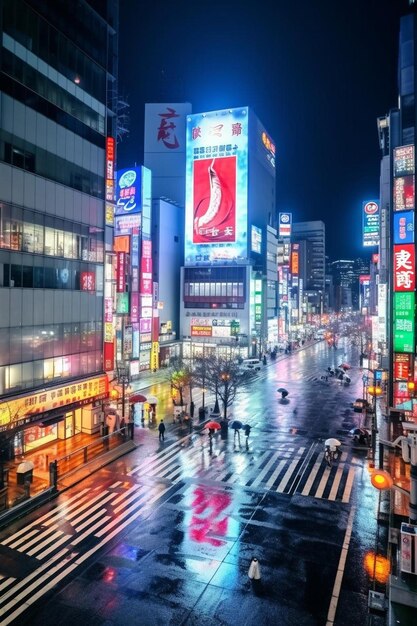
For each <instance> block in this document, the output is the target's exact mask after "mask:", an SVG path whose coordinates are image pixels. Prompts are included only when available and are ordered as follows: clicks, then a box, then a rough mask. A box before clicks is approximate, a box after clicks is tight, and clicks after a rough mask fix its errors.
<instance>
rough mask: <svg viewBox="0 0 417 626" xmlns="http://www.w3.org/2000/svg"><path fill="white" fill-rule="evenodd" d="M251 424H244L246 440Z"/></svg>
mask: <svg viewBox="0 0 417 626" xmlns="http://www.w3.org/2000/svg"><path fill="white" fill-rule="evenodd" d="M251 428H252V426H249V424H246V426H245V437H246V441H247V440H248V437H249V435H250V431H251Z"/></svg>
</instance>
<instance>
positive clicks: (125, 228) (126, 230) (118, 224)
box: [114, 213, 142, 236]
mask: <svg viewBox="0 0 417 626" xmlns="http://www.w3.org/2000/svg"><path fill="white" fill-rule="evenodd" d="M141 217H142V216H141V215H140V213H136V214H135V215H129V214H125V215H117V216H116V218H115V224H114V226H115V228H114V234H115V235H116V236H118V235H130V234H131V233H132V232H135V233H138V232H139V230H140V224H141Z"/></svg>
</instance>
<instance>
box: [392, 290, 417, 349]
mask: <svg viewBox="0 0 417 626" xmlns="http://www.w3.org/2000/svg"><path fill="white" fill-rule="evenodd" d="M414 304H415V296H414V292H406V293H394V300H393V317H394V324H393V336H394V352H408V353H410V354H413V353H414Z"/></svg>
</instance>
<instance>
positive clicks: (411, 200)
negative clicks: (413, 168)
mask: <svg viewBox="0 0 417 626" xmlns="http://www.w3.org/2000/svg"><path fill="white" fill-rule="evenodd" d="M393 196H394V211H405V210H407V209H414V208H415V181H414V176H400V177H399V178H394V189H393Z"/></svg>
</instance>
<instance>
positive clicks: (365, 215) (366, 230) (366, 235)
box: [362, 200, 379, 247]
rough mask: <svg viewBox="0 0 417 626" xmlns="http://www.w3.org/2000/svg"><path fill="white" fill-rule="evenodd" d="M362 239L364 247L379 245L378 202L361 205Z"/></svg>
mask: <svg viewBox="0 0 417 626" xmlns="http://www.w3.org/2000/svg"><path fill="white" fill-rule="evenodd" d="M362 237H363V245H364V246H365V247H370V246H377V245H379V201H377V200H370V201H367V202H363V203H362Z"/></svg>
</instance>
